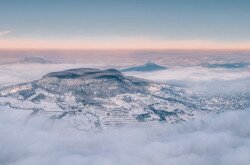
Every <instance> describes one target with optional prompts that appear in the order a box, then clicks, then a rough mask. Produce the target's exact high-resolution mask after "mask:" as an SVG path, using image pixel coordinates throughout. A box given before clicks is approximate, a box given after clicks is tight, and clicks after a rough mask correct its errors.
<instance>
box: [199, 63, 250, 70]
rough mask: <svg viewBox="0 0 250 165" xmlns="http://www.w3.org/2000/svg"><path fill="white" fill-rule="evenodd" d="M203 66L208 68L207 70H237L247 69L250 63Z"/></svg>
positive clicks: (208, 64)
mask: <svg viewBox="0 0 250 165" xmlns="http://www.w3.org/2000/svg"><path fill="white" fill-rule="evenodd" d="M201 66H203V67H207V68H225V69H237V68H246V67H249V66H250V63H248V62H235V63H214V64H210V63H205V64H202V65H201Z"/></svg>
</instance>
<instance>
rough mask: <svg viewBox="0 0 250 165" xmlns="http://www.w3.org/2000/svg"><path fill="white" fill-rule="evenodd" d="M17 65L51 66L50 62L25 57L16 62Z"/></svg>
mask: <svg viewBox="0 0 250 165" xmlns="http://www.w3.org/2000/svg"><path fill="white" fill-rule="evenodd" d="M15 63H18V64H52V63H53V62H52V61H50V60H46V59H44V58H42V57H25V58H24V59H22V60H19V61H16V62H15Z"/></svg>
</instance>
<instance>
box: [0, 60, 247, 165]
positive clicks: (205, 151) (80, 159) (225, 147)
mask: <svg viewBox="0 0 250 165" xmlns="http://www.w3.org/2000/svg"><path fill="white" fill-rule="evenodd" d="M79 67H95V68H107V66H101V65H95V64H28V65H26V64H10V65H1V66H0V86H4V85H9V84H15V83H20V82H26V81H32V80H36V79H39V78H41V77H42V76H43V75H45V74H46V73H48V72H51V71H59V70H64V69H70V68H79ZM126 75H133V76H137V77H141V78H145V79H149V80H154V81H159V82H167V83H171V84H177V85H181V86H183V87H185V88H187V89H188V90H191V91H195V92H202V93H208V94H214V93H216V94H232V93H237V92H241V93H242V92H250V71H249V68H246V69H235V70H234V69H233V70H232V69H230V70H228V69H209V68H202V67H179V68H170V69H169V70H166V71H157V72H149V73H139V72H133V73H132V72H130V73H126ZM26 116H27V112H25V111H21V110H14V109H9V108H7V107H0V164H1V165H10V164H11V165H34V164H36V165H40V164H41V165H44V164H46V165H54V164H60V165H64V164H65V165H66V164H72V165H82V164H88V165H91V164H100V165H116V164H121V165H122V164H124V165H125V164H138V165H140V164H143V165H145V164H148V165H152V164H157V165H161V164H162V165H163V164H164V165H165V164H168V165H180V164H186V165H196V164H197V165H200V164H202V165H214V164H222V165H235V164H240V165H248V164H249V162H250V156H249V154H250V129H249V125H250V120H249V119H250V110H245V111H233V112H226V113H221V114H208V115H207V116H203V117H201V118H200V119H197V120H195V121H190V122H183V123H180V124H167V123H147V124H142V125H139V126H136V127H135V126H133V127H132V126H124V127H121V128H117V129H105V130H102V131H98V132H92V131H89V132H86V131H79V130H74V129H66V128H67V126H66V125H65V123H62V122H60V121H58V122H56V123H51V121H48V120H46V119H44V117H43V116H37V117H34V118H33V119H32V120H29V121H26V120H25V119H26Z"/></svg>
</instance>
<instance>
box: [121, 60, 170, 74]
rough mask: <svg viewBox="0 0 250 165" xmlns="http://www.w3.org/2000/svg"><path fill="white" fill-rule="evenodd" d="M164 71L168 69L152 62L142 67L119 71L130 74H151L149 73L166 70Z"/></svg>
mask: <svg viewBox="0 0 250 165" xmlns="http://www.w3.org/2000/svg"><path fill="white" fill-rule="evenodd" d="M166 69H168V68H167V67H164V66H160V65H157V64H155V63H154V62H147V63H146V64H144V65H142V66H135V67H129V68H125V69H122V70H121V71H122V72H132V71H136V72H151V71H158V70H166Z"/></svg>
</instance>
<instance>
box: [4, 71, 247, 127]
mask: <svg viewBox="0 0 250 165" xmlns="http://www.w3.org/2000/svg"><path fill="white" fill-rule="evenodd" d="M0 105H2V106H9V107H11V108H15V109H20V110H30V111H31V114H32V115H35V114H41V113H43V114H47V115H49V116H50V118H51V120H70V121H73V123H74V124H73V125H74V127H75V128H77V129H93V128H103V127H109V126H119V125H123V124H126V123H137V122H146V121H166V122H170V123H175V122H181V121H186V120H190V119H193V118H195V117H196V116H197V115H199V114H204V113H208V112H211V111H213V112H220V111H223V110H225V109H227V110H230V109H231V110H240V109H245V108H246V107H248V106H249V95H247V94H241V95H237V96H202V95H197V94H195V95H194V94H188V93H186V92H185V91H184V90H183V89H181V88H177V87H173V86H169V85H167V84H162V83H156V82H152V81H148V80H144V79H139V78H136V77H130V76H125V75H124V74H122V73H121V72H120V71H118V70H115V69H107V70H98V69H91V68H79V69H71V70H65V71H60V72H52V73H48V74H47V75H45V76H43V77H42V78H41V79H39V80H35V81H33V82H29V83H23V84H17V85H12V86H8V87H4V88H2V89H0Z"/></svg>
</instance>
